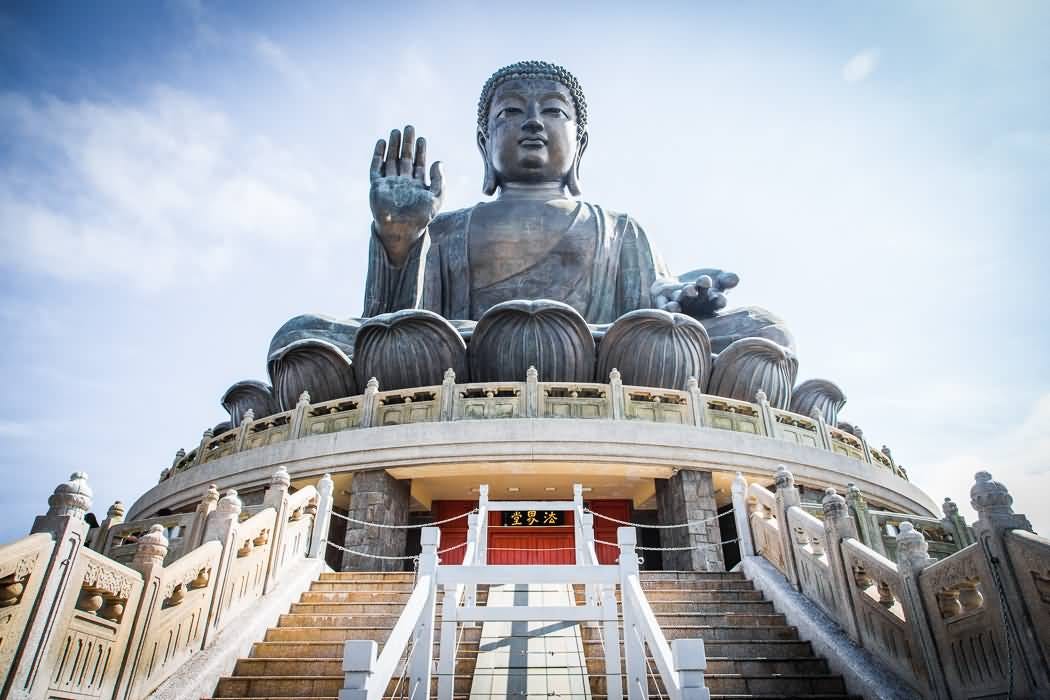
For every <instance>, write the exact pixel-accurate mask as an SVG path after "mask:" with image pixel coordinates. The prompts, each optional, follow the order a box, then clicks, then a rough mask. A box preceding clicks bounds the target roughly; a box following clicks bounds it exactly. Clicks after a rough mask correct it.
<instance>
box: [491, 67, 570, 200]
mask: <svg viewBox="0 0 1050 700" xmlns="http://www.w3.org/2000/svg"><path fill="white" fill-rule="evenodd" d="M478 148H479V149H480V150H481V156H482V158H484V160H485V181H484V184H483V185H482V190H483V191H484V192H485V194H489V195H491V194H494V193H495V192H496V189H497V188H499V187H501V186H503V185H505V184H508V183H514V184H554V183H558V184H561V185H562V186H563V187H565V188H567V189H568V190H569V192H570V193H571V194H573V195H578V194H580V183H579V170H580V159H581V158H582V157H583V152H584V150H585V149H586V148H587V102H586V100H585V99H584V97H583V90H582V89H581V88H580V84H579V82H577V80H576V78H575V76H573V75H572V73H570V72H569V71H567V70H565V69H564V68H562V67H561V66H556V65H554V64H551V63H545V62H543V61H522V62H520V63H515V64H513V65H510V66H507V67H505V68H500V69H499V70H498V71H496V72H495V73H494V74H493V75H492V77H491V78H489V79H488V82H486V83H485V87H484V88H483V89H482V91H481V99H480V100H479V101H478Z"/></svg>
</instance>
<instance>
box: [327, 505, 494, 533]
mask: <svg viewBox="0 0 1050 700" xmlns="http://www.w3.org/2000/svg"><path fill="white" fill-rule="evenodd" d="M477 512H478V509H477V508H475V509H474V510H471V511H467V512H466V513H463V514H462V515H453V516H452V517H451V518H445V519H444V520H438V521H437V522H433V523H418V524H413V525H384V524H383V523H371V522H368V521H367V520H358V519H357V518H351V517H350V516H349V515H343V514H342V513H336V512H335V511H332V515H334V516H335V517H337V518H342V519H343V520H346V521H347V522H351V523H357V524H358V525H365V526H367V527H383V528H387V529H390V530H412V529H415V528H420V527H434V526H435V525H444V524H445V523H450V522H452V521H453V520H459V519H460V518H465V517H467V516H468V515H474V514H476V513H477Z"/></svg>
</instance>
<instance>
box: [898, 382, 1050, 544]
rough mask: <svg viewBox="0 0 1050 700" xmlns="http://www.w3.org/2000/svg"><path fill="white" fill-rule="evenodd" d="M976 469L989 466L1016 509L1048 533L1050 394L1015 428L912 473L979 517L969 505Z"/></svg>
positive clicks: (928, 487)
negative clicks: (1009, 495)
mask: <svg viewBox="0 0 1050 700" xmlns="http://www.w3.org/2000/svg"><path fill="white" fill-rule="evenodd" d="M978 471H987V472H990V473H991V474H992V476H993V477H994V478H995V479H996V481H999V482H1002V483H1003V484H1004V485H1005V486H1006V487H1007V488H1008V489H1009V490H1010V494H1011V495H1012V496H1013V498H1014V511H1015V512H1018V513H1024V514H1025V515H1027V516H1028V518H1029V520H1031V521H1032V524H1033V526H1034V527H1035V530H1036V531H1037V532H1040V533H1042V534H1044V535H1045V534H1047V533H1050V514H1048V513H1047V511H1046V503H1045V501H1046V494H1048V493H1050V393H1048V394H1044V395H1043V396H1041V397H1040V398H1039V399H1038V400H1037V401H1036V402H1035V405H1034V406H1033V407H1032V409H1031V411H1030V412H1029V413H1028V415H1027V416H1026V417H1025V418H1024V419H1023V420H1022V421H1021V423H1020V424H1018V425H1016V427H1014V428H1013V429H1012V430H1009V431H1007V432H1006V433H1005V434H1003V435H1002V436H1001V437H999V438H998V439H995V440H992V441H989V442H987V443H984V444H983V445H982V446H981V447H979V448H970V449H964V450H960V451H957V452H955V453H954V454H949V456H947V457H945V458H944V459H942V460H940V461H938V462H936V463H934V464H925V465H919V468H918V469H915V470H914V471H913V474H916V475H921V476H918V477H917V478H916V480H917V481H918V482H919V486H920V487H922V488H924V490H926V491H927V493H930V494H931V495H935V494H943V495H950V496H951V497H952V500H954V501H956V502H957V503H958V504H959V506H960V508H963V509H964V510H966V511H968V512H969V516H968V519H970V520H972V518H974V517H976V515H975V514H974V513H973V511H972V510H971V509H970V507H969V501H970V499H969V495H970V487H971V486H973V476H974V474H975V473H976V472H978Z"/></svg>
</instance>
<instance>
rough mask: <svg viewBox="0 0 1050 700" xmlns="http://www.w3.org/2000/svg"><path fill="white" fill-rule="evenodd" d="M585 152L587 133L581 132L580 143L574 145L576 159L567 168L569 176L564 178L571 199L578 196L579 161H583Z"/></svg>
mask: <svg viewBox="0 0 1050 700" xmlns="http://www.w3.org/2000/svg"><path fill="white" fill-rule="evenodd" d="M585 150H587V132H586V131H585V132H583V135H582V136H580V142H579V143H578V144H577V145H576V158H575V159H573V161H572V167H571V168H569V174H568V175H567V176H566V177H565V186H566V187H568V188H569V194H571V195H572V196H573V197H579V196H580V192H581V190H580V161H581V160H582V159H583V152H584V151H585Z"/></svg>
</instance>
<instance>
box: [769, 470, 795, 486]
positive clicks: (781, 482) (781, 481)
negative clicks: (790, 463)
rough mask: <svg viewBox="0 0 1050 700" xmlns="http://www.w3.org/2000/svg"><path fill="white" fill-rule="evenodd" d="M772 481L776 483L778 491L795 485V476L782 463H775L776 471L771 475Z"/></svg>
mask: <svg viewBox="0 0 1050 700" xmlns="http://www.w3.org/2000/svg"><path fill="white" fill-rule="evenodd" d="M773 481H774V483H775V484H776V486H777V490H778V491H779V490H781V489H789V488H793V487H794V486H795V477H794V476H793V475H792V474H791V472H789V471H788V469H787V467H785V466H784V465H783V464H778V465H777V471H776V474H774V475H773Z"/></svg>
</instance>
